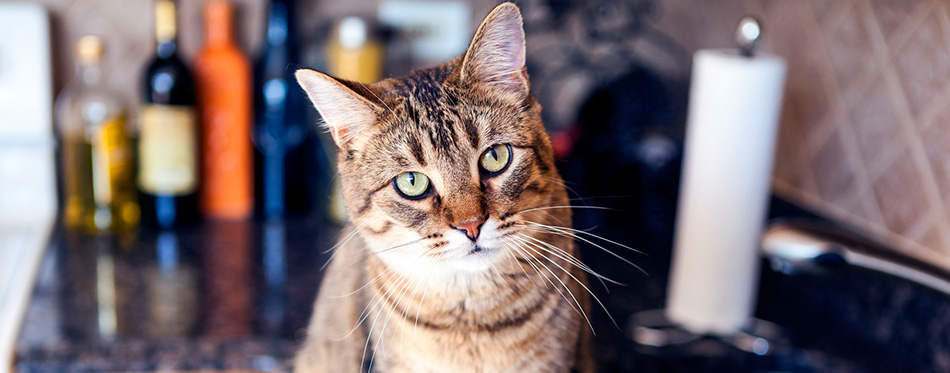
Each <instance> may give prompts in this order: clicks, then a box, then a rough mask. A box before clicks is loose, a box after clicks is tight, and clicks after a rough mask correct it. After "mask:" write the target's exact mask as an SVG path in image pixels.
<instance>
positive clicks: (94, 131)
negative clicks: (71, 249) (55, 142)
mask: <svg viewBox="0 0 950 373" xmlns="http://www.w3.org/2000/svg"><path fill="white" fill-rule="evenodd" d="M104 54H105V48H104V46H103V42H102V39H100V38H99V37H96V36H84V37H82V38H81V39H79V42H78V43H77V45H76V61H77V64H76V76H75V78H74V79H73V80H72V81H71V82H70V83H69V85H68V86H67V87H66V88H65V89H64V90H63V92H62V94H61V95H60V97H59V100H58V102H57V105H56V108H57V116H58V118H59V131H60V136H61V137H62V146H63V148H62V154H63V164H62V165H63V186H64V191H63V192H64V194H65V206H64V210H65V211H64V220H65V224H66V226H68V227H70V228H73V229H77V230H79V231H82V232H86V233H95V232H101V231H107V232H122V231H127V230H130V229H132V228H134V227H135V226H136V225H137V224H138V222H139V206H138V203H137V202H136V200H135V184H134V181H133V177H134V176H133V159H132V157H133V155H134V154H133V149H132V143H133V142H132V140H131V138H130V136H129V132H128V128H127V121H126V113H127V111H126V105H124V103H123V102H122V100H120V99H119V98H118V96H117V95H115V94H113V93H112V92H110V91H109V90H108V89H107V88H106V87H105V85H104V82H103V77H102V69H101V67H100V62H101V61H102V57H103V55H104Z"/></svg>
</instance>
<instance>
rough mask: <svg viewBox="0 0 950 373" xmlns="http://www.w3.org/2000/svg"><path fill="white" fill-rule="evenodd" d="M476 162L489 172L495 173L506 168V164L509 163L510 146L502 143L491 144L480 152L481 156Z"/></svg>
mask: <svg viewBox="0 0 950 373" xmlns="http://www.w3.org/2000/svg"><path fill="white" fill-rule="evenodd" d="M478 163H479V164H480V165H481V166H482V169H483V170H485V171H486V172H488V173H489V174H497V173H499V172H502V171H504V170H505V169H506V168H508V164H510V163H511V146H509V145H504V144H498V145H494V146H492V147H491V148H489V149H488V150H486V151H485V153H482V157H481V159H479V161H478Z"/></svg>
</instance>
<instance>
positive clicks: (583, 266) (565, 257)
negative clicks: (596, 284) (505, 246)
mask: <svg viewBox="0 0 950 373" xmlns="http://www.w3.org/2000/svg"><path fill="white" fill-rule="evenodd" d="M518 234H519V235H521V236H524V237H526V238H528V239H531V240H534V241H536V242H538V243H540V244H541V245H544V246H546V247H548V248H549V249H550V250H547V249H545V248H544V247H538V248H539V249H541V250H544V251H547V252H549V253H551V254H554V255H555V256H557V257H558V258H560V259H562V260H564V261H566V262H568V263H570V264H572V265H574V266H575V267H577V268H580V269H581V270H583V271H584V272H587V273H589V274H591V275H593V276H594V277H596V278H597V280H599V281H600V283H601V285H603V286H604V290H607V292H608V293H609V292H610V289H608V288H607V284H605V283H604V281H605V280H606V281H608V282H610V283H612V284H615V285H620V286H626V285H625V284H623V283H621V282H618V281H616V280H613V279H611V278H609V277H606V276H603V275H601V274H600V273H597V272H596V271H594V270H593V269H592V268H590V266H588V265H587V264H584V262H582V261H580V260H578V259H577V258H575V257H573V256H571V255H570V254H568V253H567V252H566V251H564V249H561V248H559V247H557V246H554V245H552V244H550V243H548V242H544V241H542V240H540V239H537V238H534V237H531V236H529V235H526V234H523V233H518ZM558 252H560V253H561V254H558Z"/></svg>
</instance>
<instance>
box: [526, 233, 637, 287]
mask: <svg viewBox="0 0 950 373" xmlns="http://www.w3.org/2000/svg"><path fill="white" fill-rule="evenodd" d="M525 228H526V229H529V227H525ZM538 228H539V229H542V230H541V231H542V232H545V230H546V231H547V232H549V233H554V234H560V235H562V236H565V237H573V238H576V239H578V240H581V241H584V242H586V243H588V244H591V245H593V246H594V247H596V248H598V249H601V250H603V251H604V252H606V253H607V254H610V255H611V256H613V257H615V258H617V259H620V260H621V261H623V262H624V263H627V264H628V265H630V266H632V267H633V268H636V269H637V270H638V271H640V272H642V273H643V274H644V275H647V276H649V274H648V273H647V272H646V271H644V270H643V268H640V266H638V265H636V264H633V262H631V261H630V260H628V259H627V258H624V257H622V256H620V255H619V254H617V253H615V252H613V251H610V250H608V249H607V248H605V247H603V246H601V245H598V244H597V243H595V242H593V241H591V240H588V239H586V238H584V237H580V236H576V235H573V234H571V233H565V232H563V231H560V230H557V229H554V228H551V227H547V226H540V225H539V226H538Z"/></svg>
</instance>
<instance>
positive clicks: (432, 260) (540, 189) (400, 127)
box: [297, 3, 570, 274]
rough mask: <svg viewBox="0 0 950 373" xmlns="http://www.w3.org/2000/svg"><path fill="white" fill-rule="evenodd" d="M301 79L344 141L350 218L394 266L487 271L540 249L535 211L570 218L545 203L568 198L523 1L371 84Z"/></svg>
mask: <svg viewBox="0 0 950 373" xmlns="http://www.w3.org/2000/svg"><path fill="white" fill-rule="evenodd" d="M297 80H298V82H299V83H300V85H301V86H302V87H303V88H304V89H305V90H306V91H307V94H308V95H309V97H310V99H311V101H313V104H314V105H315V106H316V108H317V110H319V111H320V113H321V115H322V116H323V118H324V121H325V122H326V126H327V128H328V129H329V130H330V132H331V134H332V135H333V139H334V141H335V142H336V144H337V146H338V148H339V173H340V178H341V183H342V186H343V195H344V199H345V201H346V206H347V209H348V212H349V215H350V219H351V220H352V222H353V224H354V225H355V226H356V227H358V228H360V231H359V232H360V233H359V234H360V235H361V236H362V237H363V239H364V241H365V242H366V243H367V245H368V246H369V247H370V249H371V250H373V251H375V252H376V254H378V255H379V257H380V258H382V259H383V260H384V261H385V262H386V263H387V264H389V265H391V266H393V267H394V268H395V269H397V270H399V271H402V272H410V271H426V272H433V271H435V272H441V273H444V274H453V273H459V272H476V273H477V272H484V271H486V270H488V269H489V268H490V267H497V266H504V263H503V262H505V261H510V260H511V259H513V258H515V257H525V256H529V255H526V253H525V251H524V250H519V249H518V246H515V244H516V243H517V240H516V239H515V238H514V237H518V236H517V235H519V234H522V235H524V234H527V235H531V233H530V231H529V230H528V228H525V226H526V225H527V223H525V222H526V221H535V222H539V221H544V222H548V223H552V222H553V223H554V224H558V225H564V224H570V217H569V216H570V213H569V211H566V210H567V209H561V210H557V209H550V210H547V211H538V210H544V209H542V208H540V207H541V206H550V205H552V204H553V205H567V203H566V201H564V199H565V195H564V189H563V186H562V185H561V181H560V178H559V177H558V176H557V172H556V170H555V169H554V160H553V156H552V150H551V144H550V141H549V139H548V136H547V134H546V132H545V130H544V126H543V124H542V122H541V116H540V111H541V108H540V105H539V104H538V103H537V102H536V101H535V100H534V98H533V97H531V95H530V94H529V89H528V77H527V73H526V70H525V35H524V30H523V28H522V19H521V13H520V11H519V10H518V8H517V6H515V5H514V4H510V3H506V4H502V5H500V6H498V7H497V8H495V10H494V11H492V12H491V14H489V15H488V16H487V17H486V19H485V21H484V22H483V23H482V25H481V26H480V27H479V28H478V31H477V32H476V34H475V37H474V39H473V41H472V43H471V45H470V46H469V48H468V50H467V51H466V52H465V54H463V55H462V56H459V57H458V58H456V59H453V60H451V61H449V62H446V63H444V64H442V65H440V66H437V67H434V68H429V69H423V70H418V71H415V72H413V73H411V74H410V75H409V76H407V77H404V78H398V79H387V80H384V81H381V82H378V83H374V84H371V85H363V84H359V83H354V82H349V81H344V80H340V79H336V78H333V77H330V76H327V75H324V74H321V73H318V72H315V71H311V70H300V71H298V72H297ZM552 219H555V220H553V221H552ZM558 220H560V221H558ZM564 220H567V221H564ZM521 239H527V238H524V237H523V236H522V238H521Z"/></svg>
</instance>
